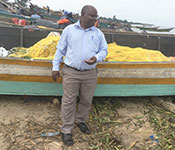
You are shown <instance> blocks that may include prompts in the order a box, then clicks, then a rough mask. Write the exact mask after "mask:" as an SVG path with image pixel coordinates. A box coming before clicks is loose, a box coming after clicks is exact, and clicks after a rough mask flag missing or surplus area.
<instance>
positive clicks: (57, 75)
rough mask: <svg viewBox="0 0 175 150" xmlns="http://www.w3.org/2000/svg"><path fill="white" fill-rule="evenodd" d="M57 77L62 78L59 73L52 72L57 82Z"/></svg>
mask: <svg viewBox="0 0 175 150" xmlns="http://www.w3.org/2000/svg"><path fill="white" fill-rule="evenodd" d="M57 77H59V78H61V76H60V72H59V71H52V79H53V80H54V81H57Z"/></svg>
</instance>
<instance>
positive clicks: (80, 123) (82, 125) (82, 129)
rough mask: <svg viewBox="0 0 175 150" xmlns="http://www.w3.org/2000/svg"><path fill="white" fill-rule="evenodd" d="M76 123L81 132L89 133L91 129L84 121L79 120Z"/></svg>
mask: <svg viewBox="0 0 175 150" xmlns="http://www.w3.org/2000/svg"><path fill="white" fill-rule="evenodd" d="M76 125H77V126H78V127H79V128H80V130H81V132H83V133H84V134H90V133H91V131H90V130H89V128H88V127H87V125H86V124H85V123H83V122H79V123H76Z"/></svg>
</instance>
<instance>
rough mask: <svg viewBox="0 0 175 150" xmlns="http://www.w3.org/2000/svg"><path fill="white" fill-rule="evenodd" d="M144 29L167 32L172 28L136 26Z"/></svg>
mask: <svg viewBox="0 0 175 150" xmlns="http://www.w3.org/2000/svg"><path fill="white" fill-rule="evenodd" d="M137 28H139V29H140V30H144V31H155V32H169V31H171V30H172V29H174V28H163V27H137Z"/></svg>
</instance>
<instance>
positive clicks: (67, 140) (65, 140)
mask: <svg viewBox="0 0 175 150" xmlns="http://www.w3.org/2000/svg"><path fill="white" fill-rule="evenodd" d="M61 139H62V141H63V143H64V144H65V145H67V146H72V145H73V144H74V141H73V138H72V134H71V133H67V134H66V133H62V132H61Z"/></svg>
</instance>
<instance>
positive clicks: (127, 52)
mask: <svg viewBox="0 0 175 150" xmlns="http://www.w3.org/2000/svg"><path fill="white" fill-rule="evenodd" d="M59 39H60V35H59V34H57V33H55V32H51V33H50V34H49V35H48V36H47V37H46V38H44V39H42V40H40V41H39V42H37V43H36V44H34V45H33V46H31V47H29V48H24V47H15V48H13V49H12V50H11V54H10V55H9V56H8V57H19V58H32V59H50V60H52V59H53V58H54V56H55V52H56V46H57V43H58V41H59ZM105 61H108V62H116V61H117V62H155V61H170V58H168V57H166V56H164V55H163V54H162V53H161V52H160V51H156V50H148V49H144V48H140V47H138V48H131V47H127V46H119V45H117V44H116V43H110V44H108V56H107V57H106V59H105Z"/></svg>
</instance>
